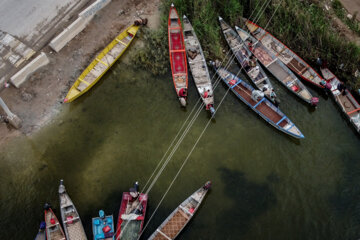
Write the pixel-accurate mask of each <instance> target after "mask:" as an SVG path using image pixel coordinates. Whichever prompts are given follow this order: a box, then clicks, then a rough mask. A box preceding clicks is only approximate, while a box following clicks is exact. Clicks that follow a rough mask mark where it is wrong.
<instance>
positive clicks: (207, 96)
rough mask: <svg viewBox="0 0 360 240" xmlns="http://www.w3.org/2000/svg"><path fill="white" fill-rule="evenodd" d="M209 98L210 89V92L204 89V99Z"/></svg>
mask: <svg viewBox="0 0 360 240" xmlns="http://www.w3.org/2000/svg"><path fill="white" fill-rule="evenodd" d="M209 97H211V94H210V89H208V90H205V89H204V94H203V98H209Z"/></svg>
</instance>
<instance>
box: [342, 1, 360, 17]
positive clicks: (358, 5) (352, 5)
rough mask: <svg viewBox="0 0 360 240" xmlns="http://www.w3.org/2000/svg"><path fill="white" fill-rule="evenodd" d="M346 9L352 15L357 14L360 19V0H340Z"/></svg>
mask: <svg viewBox="0 0 360 240" xmlns="http://www.w3.org/2000/svg"><path fill="white" fill-rule="evenodd" d="M340 2H341V3H342V5H343V6H344V8H345V9H346V11H348V12H349V13H350V14H351V15H354V14H355V13H357V15H356V19H357V20H358V21H360V1H359V0H340Z"/></svg>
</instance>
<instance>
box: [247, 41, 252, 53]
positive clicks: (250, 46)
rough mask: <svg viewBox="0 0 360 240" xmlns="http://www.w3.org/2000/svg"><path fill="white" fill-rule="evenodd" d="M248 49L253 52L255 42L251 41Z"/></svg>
mask: <svg viewBox="0 0 360 240" xmlns="http://www.w3.org/2000/svg"><path fill="white" fill-rule="evenodd" d="M248 48H249V50H250V51H253V42H252V41H251V40H250V42H249V43H248Z"/></svg>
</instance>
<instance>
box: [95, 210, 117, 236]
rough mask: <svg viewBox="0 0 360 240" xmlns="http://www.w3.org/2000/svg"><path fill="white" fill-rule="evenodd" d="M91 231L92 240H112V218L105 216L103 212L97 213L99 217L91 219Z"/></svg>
mask: <svg viewBox="0 0 360 240" xmlns="http://www.w3.org/2000/svg"><path fill="white" fill-rule="evenodd" d="M91 223H92V231H93V235H94V240H114V239H115V232H114V218H113V215H109V216H105V213H104V211H103V210H100V211H99V217H94V218H92V221H91Z"/></svg>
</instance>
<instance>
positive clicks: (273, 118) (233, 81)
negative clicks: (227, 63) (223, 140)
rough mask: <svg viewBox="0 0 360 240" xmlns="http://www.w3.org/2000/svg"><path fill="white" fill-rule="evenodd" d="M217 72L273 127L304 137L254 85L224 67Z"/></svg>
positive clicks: (238, 95)
mask: <svg viewBox="0 0 360 240" xmlns="http://www.w3.org/2000/svg"><path fill="white" fill-rule="evenodd" d="M216 73H217V74H218V75H219V76H220V77H221V79H222V80H223V81H224V82H225V84H226V85H227V86H228V87H229V88H230V90H231V91H232V92H233V93H234V94H235V95H236V96H237V97H238V98H239V99H240V100H241V101H243V102H244V103H245V104H246V105H247V106H249V107H250V108H251V109H252V110H253V111H254V112H256V113H257V114H258V115H259V116H260V117H262V118H263V119H264V120H265V121H267V122H268V123H270V124H271V125H272V126H273V127H275V128H276V129H278V130H280V131H282V132H284V133H286V134H288V135H290V136H292V137H295V138H304V135H303V134H302V133H301V131H300V130H299V129H298V128H297V127H296V126H295V124H294V123H293V122H291V120H290V119H289V118H288V117H287V116H286V115H285V114H284V113H283V112H281V111H280V109H279V108H278V107H276V106H275V105H274V104H273V103H271V102H270V101H269V100H268V99H267V98H265V97H263V96H261V95H260V94H258V93H257V91H258V90H254V88H253V87H252V86H250V85H249V84H247V83H245V82H244V81H242V80H241V79H240V78H239V77H237V76H235V75H234V74H232V73H230V72H229V71H227V70H225V69H224V68H217V69H216ZM256 95H257V96H256Z"/></svg>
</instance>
